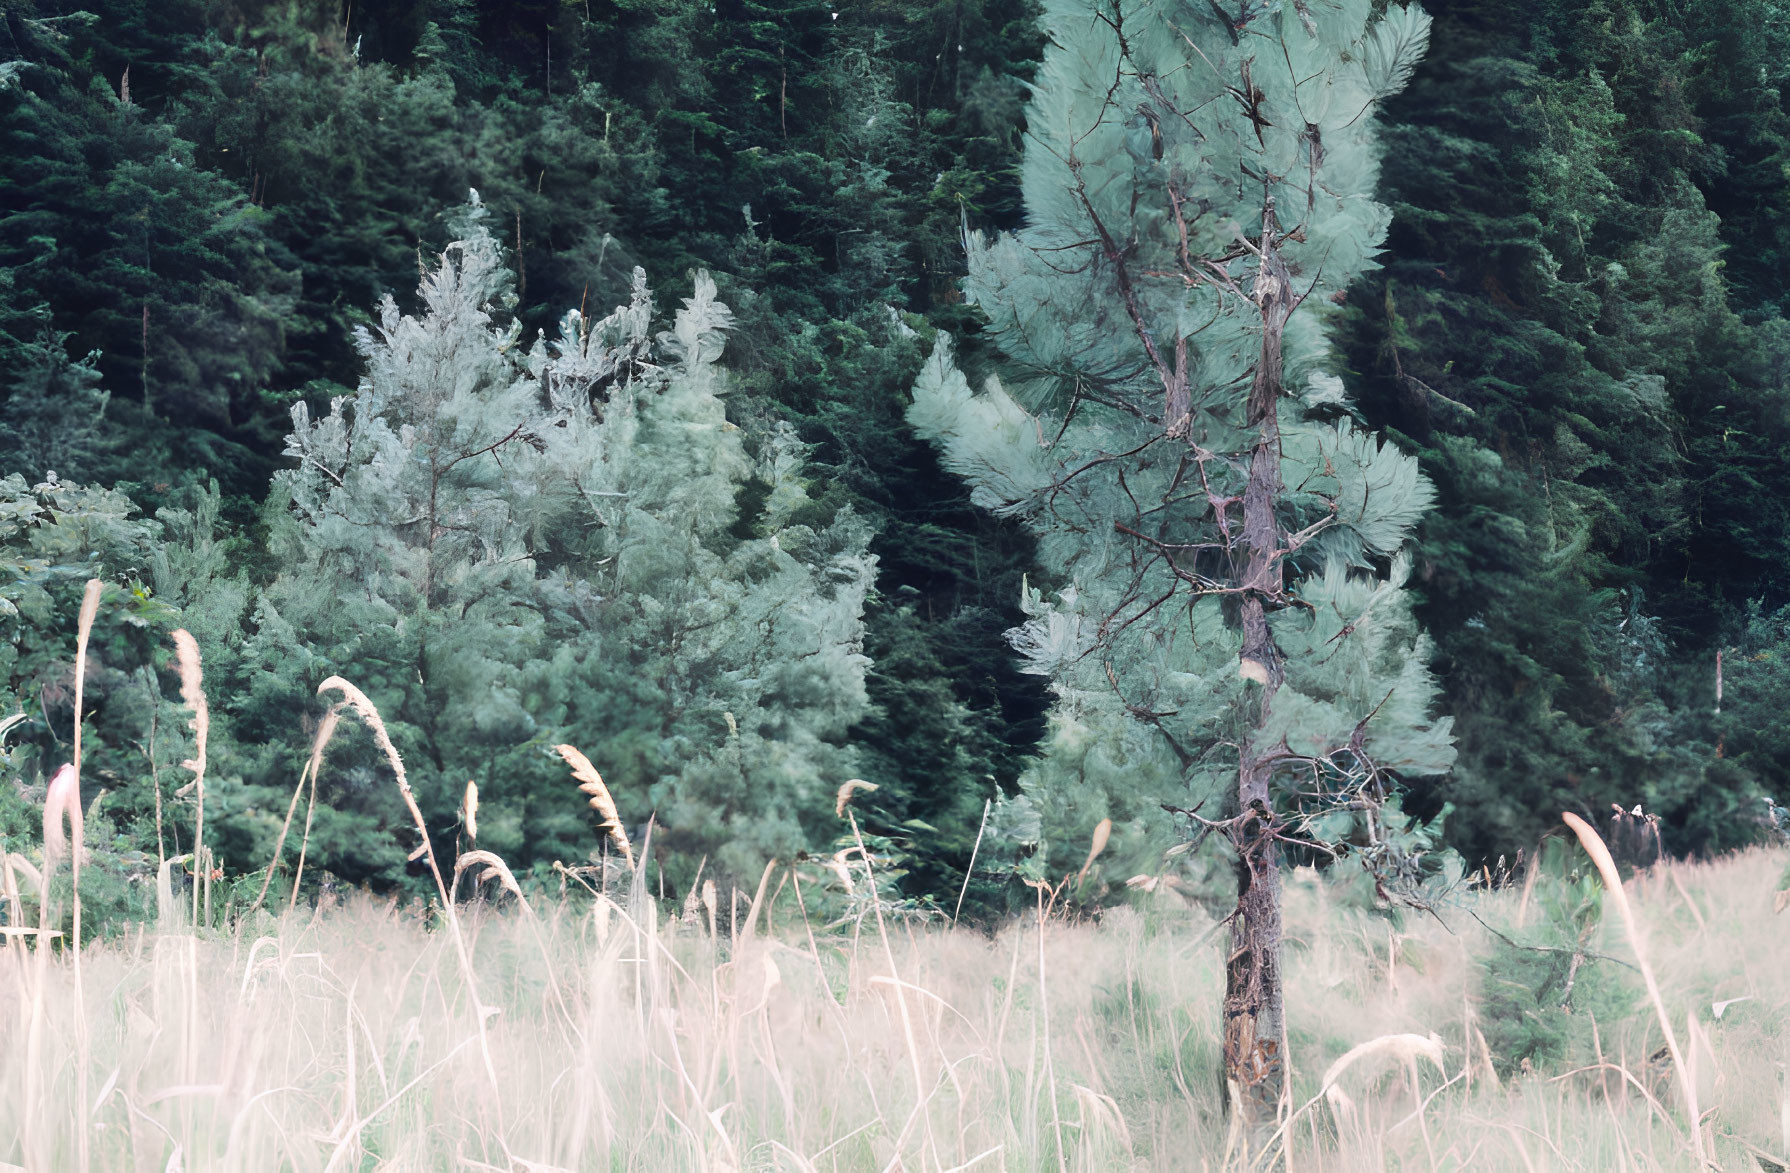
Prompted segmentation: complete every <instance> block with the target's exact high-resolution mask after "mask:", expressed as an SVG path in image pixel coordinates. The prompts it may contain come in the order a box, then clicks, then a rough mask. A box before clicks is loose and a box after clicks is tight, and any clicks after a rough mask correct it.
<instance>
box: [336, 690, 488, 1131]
mask: <svg viewBox="0 0 1790 1173" xmlns="http://www.w3.org/2000/svg"><path fill="white" fill-rule="evenodd" d="M330 691H335V692H339V693H341V694H342V696H343V698H344V699H345V700H346V702H347V703H348V704H349V705H350V706H352V707H353V709H354V711H355V712H356V713H359V714H360V719H361V720H362V721H364V722H365V723H366V725H367V728H368V729H369V730H371V731H372V734H373V740H374V742H375V743H376V744H377V745H378V746H379V748H380V749H381V750H382V751H383V752H384V753H385V760H386V761H387V762H389V763H391V767H392V774H393V775H394V776H395V777H396V779H397V783H398V793H399V794H400V795H402V796H403V799H404V805H405V807H406V808H408V809H409V811H410V818H411V821H413V822H414V823H415V824H416V832H417V834H418V835H420V836H422V840H423V845H422V846H421V847H419V848H417V849H416V850H415V851H414V852H412V853H411V858H412V859H427V860H428V862H429V874H430V875H431V876H433V877H435V891H436V892H437V893H438V894H439V895H440V896H441V907H442V913H443V915H445V916H446V917H447V922H448V929H449V931H450V932H451V934H452V935H453V938H454V951H455V952H456V953H457V954H458V955H459V959H460V970H461V973H462V974H463V975H464V977H465V979H466V992H467V994H468V995H469V996H470V997H471V998H472V1010H473V1014H472V1017H473V1021H474V1023H475V1024H476V1025H477V1027H478V1032H479V1051H480V1052H481V1054H482V1055H483V1056H484V1060H485V1075H486V1076H487V1077H488V1078H489V1079H490V1081H491V1095H492V1099H493V1102H494V1103H495V1104H496V1105H497V1121H498V1129H499V1132H500V1133H501V1132H502V1131H504V1129H503V1085H502V1083H501V1082H499V1080H498V1078H497V1065H496V1063H495V1062H493V1061H492V1058H491V1041H490V1038H489V1037H488V1035H487V1032H486V1030H485V1004H484V1003H483V1002H481V1001H480V1000H479V994H478V983H477V981H476V980H475V978H474V975H473V972H472V956H471V955H470V954H469V953H468V952H467V951H466V936H465V934H464V933H463V932H461V930H460V918H459V917H458V916H457V915H455V912H454V902H453V899H452V898H451V897H450V896H449V895H448V889H447V884H446V882H444V881H443V880H442V878H441V867H440V865H438V864H437V863H436V861H435V846H434V844H433V843H432V842H431V841H430V839H429V824H428V823H427V822H425V821H424V819H423V812H422V809H421V808H420V807H418V806H417V805H416V795H415V794H414V793H412V792H411V789H410V776H409V774H407V773H406V772H405V770H404V759H403V758H401V757H399V756H398V747H397V746H395V745H393V744H392V738H391V734H389V733H387V732H386V729H385V721H384V720H383V719H382V718H381V717H380V716H379V709H378V708H377V707H375V706H374V704H373V702H372V701H371V700H369V699H368V698H367V694H366V693H364V692H362V691H361V690H360V689H358V688H356V687H355V686H354V685H352V684H350V683H348V682H347V681H346V680H343V679H342V678H341V677H340V676H331V677H330V678H329V679H327V680H325V681H324V682H323V683H322V684H319V685H318V686H317V693H318V695H319V696H321V695H322V694H323V693H326V692H330ZM313 785H315V783H313Z"/></svg>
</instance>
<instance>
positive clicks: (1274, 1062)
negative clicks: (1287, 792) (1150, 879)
mask: <svg viewBox="0 0 1790 1173" xmlns="http://www.w3.org/2000/svg"><path fill="white" fill-rule="evenodd" d="M1278 233H1279V228H1278V225H1277V224H1276V223H1275V218H1274V202H1273V199H1272V197H1270V198H1269V199H1268V201H1267V206H1266V208H1265V209H1264V215H1263V217H1262V236H1261V246H1260V249H1261V251H1260V256H1259V258H1258V259H1259V261H1260V266H1259V268H1258V270H1257V273H1256V278H1255V285H1254V288H1253V290H1252V291H1251V292H1252V296H1253V298H1254V301H1255V303H1256V307H1257V308H1258V309H1259V310H1260V312H1261V315H1262V349H1261V354H1260V357H1259V358H1258V360H1257V362H1256V369H1255V377H1254V381H1253V382H1252V384H1251V386H1250V392H1249V406H1248V415H1247V417H1246V418H1247V422H1248V423H1249V424H1250V425H1251V426H1253V427H1255V428H1256V442H1255V446H1254V448H1253V450H1252V451H1251V454H1250V464H1249V482H1248V484H1247V486H1246V487H1245V488H1244V492H1243V534H1242V540H1241V541H1240V542H1239V543H1238V545H1237V547H1236V549H1235V554H1236V557H1237V560H1238V563H1239V569H1240V571H1241V573H1240V575H1239V579H1240V585H1241V586H1242V587H1243V588H1244V593H1243V596H1242V605H1241V619H1242V626H1243V650H1242V654H1241V662H1240V665H1239V668H1240V670H1241V672H1242V674H1243V675H1244V676H1245V677H1246V678H1248V679H1250V680H1252V681H1254V682H1256V684H1258V685H1259V686H1260V688H1261V696H1260V701H1259V707H1258V709H1257V712H1256V719H1255V723H1254V729H1252V730H1251V732H1250V735H1249V736H1247V737H1246V738H1245V739H1244V741H1243V745H1242V751H1241V754H1240V762H1239V765H1238V771H1237V810H1236V815H1235V818H1234V820H1233V822H1232V823H1231V828H1230V839H1231V843H1232V845H1233V847H1234V848H1235V849H1236V852H1237V908H1236V911H1235V913H1234V914H1233V916H1232V919H1231V933H1230V955H1229V957H1228V958H1227V960H1226V962H1225V991H1224V1074H1225V1080H1226V1082H1227V1086H1228V1087H1229V1088H1231V1089H1234V1092H1235V1096H1236V1104H1237V1107H1238V1110H1239V1111H1240V1112H1241V1113H1242V1115H1243V1117H1244V1120H1245V1122H1246V1123H1248V1124H1252V1125H1262V1124H1266V1123H1269V1122H1272V1121H1273V1120H1275V1119H1276V1118H1277V1117H1278V1115H1279V1113H1280V1110H1281V1106H1282V1102H1283V1101H1284V1099H1285V1097H1286V1013H1285V995H1284V991H1283V988H1282V983H1281V969H1280V945H1281V920H1280V892H1281V887H1280V852H1279V850H1278V848H1277V847H1276V841H1275V830H1276V828H1275V824H1274V795H1273V791H1272V781H1273V773H1274V768H1275V765H1276V763H1277V761H1278V760H1279V758H1280V754H1279V752H1278V751H1279V747H1276V746H1271V745H1264V744H1262V735H1261V731H1262V729H1263V728H1264V727H1265V726H1266V725H1267V723H1268V718H1269V717H1270V715H1271V714H1272V712H1273V705H1274V696H1275V693H1276V692H1277V691H1278V689H1279V688H1280V683H1281V679H1282V663H1281V655H1280V650H1279V649H1278V648H1277V647H1275V645H1274V638H1273V634H1272V633H1271V632H1270V631H1269V628H1268V613H1269V611H1270V610H1271V609H1275V608H1278V607H1279V606H1281V605H1282V603H1283V602H1284V598H1285V576H1284V573H1283V570H1282V562H1281V555H1282V550H1281V544H1282V543H1281V533H1280V525H1279V521H1278V519H1277V517H1276V513H1275V511H1276V507H1277V506H1278V505H1279V503H1280V498H1281V496H1282V494H1283V492H1284V486H1283V484H1282V482H1281V479H1280V416H1279V401H1280V396H1281V391H1282V382H1283V375H1282V364H1281V338H1282V336H1283V334H1284V332H1285V329H1286V323H1287V319H1288V318H1289V317H1290V316H1291V315H1292V312H1293V310H1294V309H1295V308H1297V306H1298V303H1299V299H1298V297H1297V296H1296V295H1295V294H1294V292H1293V287H1292V279H1291V275H1290V274H1289V273H1288V272H1287V267H1286V264H1285V262H1284V261H1282V259H1281V256H1280V250H1279V243H1278Z"/></svg>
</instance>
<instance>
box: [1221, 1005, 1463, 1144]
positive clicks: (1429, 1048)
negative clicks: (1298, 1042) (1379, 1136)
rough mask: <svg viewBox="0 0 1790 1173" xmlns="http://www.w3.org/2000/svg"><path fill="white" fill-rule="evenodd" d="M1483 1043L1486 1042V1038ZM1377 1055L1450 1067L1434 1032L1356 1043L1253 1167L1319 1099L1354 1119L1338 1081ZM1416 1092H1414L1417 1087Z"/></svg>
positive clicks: (1234, 1107)
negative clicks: (1352, 1069)
mask: <svg viewBox="0 0 1790 1173" xmlns="http://www.w3.org/2000/svg"><path fill="white" fill-rule="evenodd" d="M1481 1043H1482V1045H1483V1040H1482V1041H1481ZM1377 1055H1390V1056H1392V1057H1393V1058H1395V1059H1397V1060H1399V1061H1401V1062H1404V1063H1409V1064H1415V1063H1416V1061H1417V1060H1418V1059H1427V1060H1429V1062H1430V1063H1432V1064H1434V1066H1435V1068H1436V1070H1437V1071H1442V1072H1444V1073H1445V1072H1446V1070H1447V1068H1446V1067H1445V1065H1444V1063H1445V1057H1446V1052H1445V1050H1444V1048H1443V1044H1442V1040H1441V1038H1440V1037H1438V1036H1436V1035H1434V1034H1430V1035H1419V1034H1390V1035H1381V1036H1380V1037H1379V1038H1376V1039H1369V1040H1367V1041H1366V1042H1365V1043H1357V1044H1356V1045H1355V1046H1353V1047H1350V1048H1349V1049H1348V1050H1347V1051H1345V1052H1343V1054H1342V1055H1341V1056H1340V1057H1338V1058H1337V1060H1336V1062H1334V1063H1332V1064H1331V1065H1330V1066H1329V1067H1327V1068H1326V1069H1325V1070H1324V1078H1323V1079H1321V1080H1319V1081H1318V1091H1317V1094H1316V1095H1314V1096H1312V1098H1311V1099H1309V1100H1307V1101H1305V1103H1303V1104H1301V1105H1299V1107H1298V1109H1297V1110H1296V1111H1294V1112H1293V1113H1292V1115H1290V1116H1288V1117H1287V1118H1286V1120H1284V1121H1283V1122H1282V1123H1281V1125H1280V1127H1279V1128H1277V1129H1275V1130H1274V1133H1273V1135H1271V1136H1269V1137H1268V1139H1267V1140H1266V1141H1265V1142H1264V1143H1263V1144H1262V1147H1261V1149H1260V1151H1259V1152H1257V1153H1256V1156H1255V1158H1254V1159H1253V1160H1252V1161H1251V1165H1252V1167H1260V1164H1261V1163H1262V1162H1265V1161H1267V1160H1268V1159H1269V1158H1270V1157H1272V1156H1273V1155H1274V1153H1275V1152H1276V1148H1275V1146H1276V1145H1277V1144H1279V1143H1280V1142H1281V1141H1282V1140H1283V1138H1285V1137H1286V1136H1288V1135H1289V1130H1290V1129H1291V1128H1292V1127H1293V1125H1294V1124H1295V1123H1297V1122H1298V1120H1299V1118H1300V1117H1301V1116H1303V1115H1305V1114H1306V1113H1307V1112H1309V1111H1311V1110H1312V1108H1314V1107H1316V1106H1317V1104H1318V1101H1320V1100H1323V1101H1325V1102H1327V1103H1328V1104H1329V1105H1330V1111H1331V1113H1332V1114H1333V1115H1334V1116H1335V1117H1336V1118H1337V1121H1338V1122H1339V1123H1340V1122H1342V1121H1343V1120H1345V1119H1348V1120H1352V1119H1353V1118H1354V1115H1355V1101H1354V1100H1353V1099H1351V1098H1350V1097H1349V1095H1348V1094H1347V1093H1346V1092H1344V1091H1343V1090H1342V1088H1341V1087H1340V1086H1338V1083H1337V1081H1338V1080H1340V1079H1341V1078H1342V1077H1343V1073H1344V1072H1346V1071H1348V1069H1349V1068H1351V1067H1353V1066H1355V1064H1357V1063H1359V1062H1361V1061H1362V1060H1363V1059H1368V1058H1372V1057H1374V1056H1377ZM1413 1091H1415V1088H1414V1087H1413ZM1231 1093H1232V1095H1233V1096H1235V1094H1236V1085H1235V1084H1232V1085H1231ZM1232 1111H1233V1114H1236V1113H1238V1112H1239V1106H1238V1105H1237V1104H1235V1103H1233V1104H1232ZM1236 1118H1238V1117H1237V1116H1235V1115H1234V1116H1233V1119H1234V1120H1235V1119H1236Z"/></svg>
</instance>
